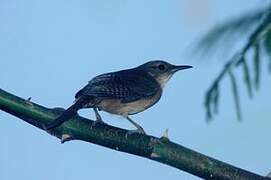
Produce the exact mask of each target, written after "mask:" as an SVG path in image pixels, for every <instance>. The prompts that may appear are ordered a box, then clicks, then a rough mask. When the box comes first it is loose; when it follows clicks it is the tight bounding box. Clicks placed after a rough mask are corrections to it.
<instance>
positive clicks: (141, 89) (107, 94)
mask: <svg viewBox="0 0 271 180" xmlns="http://www.w3.org/2000/svg"><path fill="white" fill-rule="evenodd" d="M159 90H160V86H159V84H158V83H157V82H156V81H155V80H154V79H153V78H152V77H151V76H150V75H149V74H147V73H145V72H143V71H138V70H123V71H118V72H113V73H107V74H102V75H100V76H97V77H95V78H93V79H92V80H91V81H89V83H88V85H86V86H85V87H84V88H83V89H81V90H80V91H79V92H78V93H77V94H76V96H75V97H76V98H78V97H80V96H82V95H86V96H93V97H101V98H109V99H120V100H121V102H123V103H128V102H131V101H135V100H138V99H141V98H146V97H151V96H153V95H155V94H156V93H157V92H158V91H159Z"/></svg>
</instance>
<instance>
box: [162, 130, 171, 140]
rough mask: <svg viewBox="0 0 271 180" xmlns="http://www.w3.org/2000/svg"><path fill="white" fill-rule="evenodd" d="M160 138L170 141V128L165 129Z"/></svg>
mask: <svg viewBox="0 0 271 180" xmlns="http://www.w3.org/2000/svg"><path fill="white" fill-rule="evenodd" d="M160 139H161V140H162V141H169V137H168V129H166V130H165V131H164V133H163V134H162V136H161V137H160Z"/></svg>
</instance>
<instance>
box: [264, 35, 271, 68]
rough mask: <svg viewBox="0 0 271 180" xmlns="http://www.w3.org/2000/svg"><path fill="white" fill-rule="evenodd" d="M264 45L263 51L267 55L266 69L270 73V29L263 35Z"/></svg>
mask: <svg viewBox="0 0 271 180" xmlns="http://www.w3.org/2000/svg"><path fill="white" fill-rule="evenodd" d="M264 47H265V51H266V53H267V55H268V57H267V60H268V70H269V72H270V73H271V30H269V31H268V32H267V33H266V35H265V39H264Z"/></svg>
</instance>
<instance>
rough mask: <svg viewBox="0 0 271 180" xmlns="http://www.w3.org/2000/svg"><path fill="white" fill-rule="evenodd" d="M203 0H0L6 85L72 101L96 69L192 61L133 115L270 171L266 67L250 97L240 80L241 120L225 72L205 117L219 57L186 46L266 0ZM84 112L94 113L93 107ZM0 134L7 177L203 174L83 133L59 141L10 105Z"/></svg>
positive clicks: (48, 101)
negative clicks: (216, 105)
mask: <svg viewBox="0 0 271 180" xmlns="http://www.w3.org/2000/svg"><path fill="white" fill-rule="evenodd" d="M193 2H194V3H193ZM200 2H201V3H200V4H199V2H196V0H193V1H191V0H190V1H188V0H186V1H177V0H172V1H162V0H150V1H143V0H138V1H127V0H118V1H98V0H95V1H94V0H93V1H86V0H77V1H69V0H68V1H67V0H65V1H64V0H59V1H53V0H47V1H41V0H28V1H22V0H14V1H10V0H0V67H1V72H0V88H2V89H4V90H7V91H9V92H11V93H14V94H16V95H18V96H21V97H24V98H28V97H32V99H33V101H34V102H36V103H39V104H41V105H44V106H48V107H55V106H61V107H68V106H69V105H70V104H71V103H72V102H73V97H74V94H75V92H76V91H77V90H78V89H80V88H81V87H82V86H84V85H85V84H86V83H87V81H88V80H90V79H91V78H92V77H94V76H95V75H98V74H100V73H104V72H108V71H115V70H119V69H124V68H130V67H134V66H137V65H139V64H141V63H143V62H146V61H148V60H151V59H165V60H168V61H170V62H171V63H175V64H191V65H193V66H194V67H195V68H194V69H191V70H187V71H185V72H180V73H178V74H176V75H175V76H174V77H173V78H172V79H171V81H170V82H169V83H168V86H167V87H166V88H165V91H164V94H163V97H162V99H161V100H160V102H159V103H158V104H157V105H156V106H154V107H153V108H151V109H149V110H148V111H145V112H143V113H140V114H138V115H135V116H133V117H132V118H133V119H134V120H135V121H137V122H138V123H139V124H141V125H142V126H143V127H144V128H145V130H146V131H147V132H148V133H149V134H151V135H155V136H160V135H161V134H162V132H163V131H164V130H165V129H166V128H169V136H170V138H171V140H173V141H174V142H176V143H179V144H182V145H184V146H186V147H189V148H192V149H194V150H196V151H199V152H201V153H204V154H206V155H209V156H212V157H214V158H217V159H220V160H222V161H225V162H228V163H231V164H233V165H235V166H238V167H241V168H244V169H247V170H250V171H253V172H256V173H259V174H262V175H265V174H267V173H268V172H269V171H271V165H270V162H271V156H270V152H271V145H270V140H269V138H267V137H269V136H270V125H271V120H270V115H271V112H270V107H271V102H270V101H269V99H270V92H271V87H270V85H268V83H267V82H268V81H270V76H264V78H263V79H262V86H261V88H260V93H258V94H257V96H256V97H255V98H254V100H253V101H250V100H248V98H247V94H246V91H245V89H244V88H242V91H241V93H242V94H241V96H242V105H243V112H244V120H243V121H242V122H237V121H236V116H235V110H234V107H233V102H232V94H231V93H230V87H229V84H228V81H227V80H225V81H224V82H225V83H224V86H223V87H224V90H223V92H222V96H223V97H222V100H221V102H222V104H221V106H220V107H221V108H220V114H219V116H218V117H217V118H216V119H215V121H214V122H212V123H210V124H206V122H205V111H204V109H203V97H204V93H205V91H206V89H207V88H208V86H209V85H210V83H211V82H212V80H213V79H214V77H215V75H216V74H217V73H218V72H219V71H220V70H221V68H222V65H223V61H220V60H216V61H213V62H212V63H210V62H208V59H204V60H202V61H201V60H195V59H193V57H191V56H187V55H184V54H187V53H186V51H187V47H189V46H190V45H191V43H192V42H194V41H195V40H196V39H197V38H198V37H200V35H201V34H202V33H203V32H204V31H205V30H207V29H208V28H210V27H212V26H213V25H215V24H216V23H218V22H221V21H223V20H225V19H227V18H229V17H234V16H235V15H238V14H242V13H243V12H246V11H247V10H251V9H255V8H257V7H259V5H261V3H260V2H261V1H259V0H246V1H245V0H242V1H233V0H229V1H226V0H224V1H215V0H209V1H207V0H205V1H200ZM206 3H208V4H206ZM196 5H197V6H196ZM229 55H230V54H229ZM220 58H221V57H220ZM203 61H204V62H203ZM202 62H203V63H202ZM264 74H266V72H264ZM240 80H242V79H241V78H240ZM240 83H242V81H240ZM80 113H81V114H82V115H84V116H87V117H93V113H92V111H90V110H83V111H80ZM102 116H103V117H104V120H105V121H106V122H107V123H110V124H112V125H116V126H119V127H123V128H133V127H132V126H131V125H130V124H129V123H128V122H126V120H123V119H121V118H119V117H115V116H112V115H108V114H106V113H102ZM0 144H1V145H0V179H1V180H10V179H21V180H36V179H39V180H48V179H58V180H61V179H63V180H64V179H65V180H72V179H94V178H95V179H97V178H99V179H109V178H110V179H129V180H138V179H153V178H155V179H156V180H164V179H172V180H175V179H192V180H193V179H198V178H196V177H194V176H192V175H190V174H187V173H185V172H183V171H179V170H177V169H174V168H172V167H168V166H165V165H162V164H159V163H156V162H153V161H150V160H148V159H144V158H139V157H136V156H133V155H129V154H125V153H121V152H116V151H112V150H110V149H106V148H104V147H101V146H97V145H93V144H89V143H85V142H80V141H71V142H68V143H65V144H60V142H59V140H58V139H56V138H54V137H52V136H49V135H48V134H46V133H45V132H43V131H41V130H39V129H36V128H33V127H32V126H30V125H28V124H26V123H24V122H23V121H21V120H18V119H17V118H15V117H13V116H10V115H8V114H6V113H4V112H0Z"/></svg>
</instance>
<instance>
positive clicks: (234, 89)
mask: <svg viewBox="0 0 271 180" xmlns="http://www.w3.org/2000/svg"><path fill="white" fill-rule="evenodd" d="M229 76H230V80H231V85H232V93H233V97H234V104H235V108H236V114H237V119H238V120H239V121H240V120H242V115H241V108H240V99H239V93H238V88H237V83H236V79H235V76H234V74H233V73H232V72H231V71H229Z"/></svg>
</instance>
